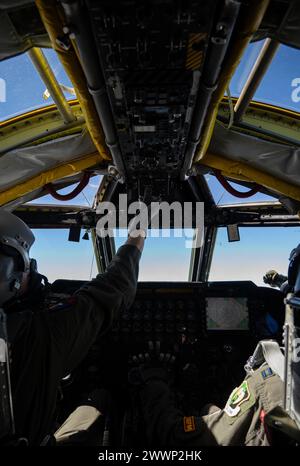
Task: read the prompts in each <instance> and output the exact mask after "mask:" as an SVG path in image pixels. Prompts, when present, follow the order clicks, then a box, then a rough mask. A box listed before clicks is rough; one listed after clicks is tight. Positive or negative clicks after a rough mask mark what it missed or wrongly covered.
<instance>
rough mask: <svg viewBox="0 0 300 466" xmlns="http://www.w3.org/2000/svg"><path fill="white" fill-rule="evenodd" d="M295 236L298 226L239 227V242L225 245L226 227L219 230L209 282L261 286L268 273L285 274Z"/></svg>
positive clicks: (294, 244)
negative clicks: (270, 271)
mask: <svg viewBox="0 0 300 466" xmlns="http://www.w3.org/2000/svg"><path fill="white" fill-rule="evenodd" d="M299 234H300V228H299V227H289V228H288V227H251V228H249V227H245V228H240V241H237V242H232V243H229V242H228V237H227V230H226V228H219V229H218V233H217V238H216V243H215V249H214V253H213V258H212V264H211V269H210V274H209V280H210V281H238V280H251V281H253V282H254V283H255V284H256V285H260V286H261V285H264V282H263V276H264V275H265V273H266V272H267V271H268V270H271V269H273V270H276V271H277V272H279V273H280V274H283V275H286V274H287V269H288V258H289V255H290V252H291V250H292V249H293V248H295V247H296V246H297V245H298V243H299V238H300V235H299Z"/></svg>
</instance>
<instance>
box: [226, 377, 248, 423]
mask: <svg viewBox="0 0 300 466" xmlns="http://www.w3.org/2000/svg"><path fill="white" fill-rule="evenodd" d="M249 399H250V390H249V387H248V382H247V381H246V380H245V381H244V382H243V383H242V385H240V386H239V387H238V388H236V389H235V390H233V392H232V393H231V395H230V397H229V400H228V401H227V403H226V406H225V408H224V411H225V413H226V414H228V416H230V417H235V416H237V415H238V414H239V412H240V411H241V405H242V404H243V403H245V402H246V401H248V400H249Z"/></svg>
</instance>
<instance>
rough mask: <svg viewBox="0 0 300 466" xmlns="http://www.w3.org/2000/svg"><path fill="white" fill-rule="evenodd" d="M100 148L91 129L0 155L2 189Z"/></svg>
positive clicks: (0, 182) (0, 190)
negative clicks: (92, 138)
mask: <svg viewBox="0 0 300 466" xmlns="http://www.w3.org/2000/svg"><path fill="white" fill-rule="evenodd" d="M95 152H96V148H95V146H94V144H93V142H92V140H91V138H90V136H89V134H88V133H87V132H82V133H81V134H79V135H78V134H76V135H72V136H67V137H64V138H61V139H55V140H52V141H49V142H46V143H44V144H39V145H37V146H31V147H23V148H20V149H15V150H13V151H10V152H8V153H6V154H4V155H2V156H1V157H0V171H1V172H2V173H5V177H4V176H3V177H1V179H0V192H3V191H5V190H7V189H9V188H10V187H12V186H14V187H15V186H16V185H18V184H20V183H23V182H24V181H26V180H28V179H31V178H33V177H35V176H37V175H39V174H41V173H43V172H45V171H47V170H50V169H53V168H55V167H57V166H58V165H61V164H63V163H64V162H69V161H72V160H73V159H77V158H79V157H81V156H85V155H87V154H92V153H95Z"/></svg>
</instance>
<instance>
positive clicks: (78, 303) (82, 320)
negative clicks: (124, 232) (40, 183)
mask: <svg viewBox="0 0 300 466" xmlns="http://www.w3.org/2000/svg"><path fill="white" fill-rule="evenodd" d="M143 244H144V238H142V237H137V238H129V239H128V240H127V242H126V244H125V245H123V246H121V247H120V248H119V250H118V252H117V253H116V255H115V256H114V258H113V259H112V261H111V263H110V264H109V266H108V267H107V270H106V272H105V273H103V274H99V275H98V276H97V277H96V278H95V279H94V280H92V281H91V282H89V283H87V284H86V285H84V286H83V287H82V288H81V289H80V290H79V291H78V292H77V293H75V294H74V295H73V296H72V298H71V299H70V300H69V301H68V302H67V303H65V304H63V305H62V306H58V309H55V310H53V311H50V312H47V313H45V314H44V316H43V318H44V320H45V322H44V323H45V326H46V327H47V328H48V329H49V331H50V338H51V340H52V341H51V347H52V351H53V352H54V353H56V359H57V360H58V361H59V364H61V374H62V376H63V375H65V374H67V373H69V372H70V371H72V370H73V369H74V368H75V367H76V366H77V365H78V364H79V362H80V361H81V360H82V359H83V358H84V356H85V355H86V354H87V352H88V350H89V348H90V346H91V345H92V343H93V342H94V340H95V338H96V337H97V335H99V332H101V333H102V332H104V331H105V330H107V329H108V328H109V327H110V325H111V323H112V321H113V318H114V316H115V315H116V314H117V312H118V311H119V309H120V307H121V306H123V305H124V306H126V307H129V306H131V304H132V302H133V300H134V297H135V293H136V287H137V280H138V271H139V261H140V257H141V251H142V249H143ZM79 266H80V264H79Z"/></svg>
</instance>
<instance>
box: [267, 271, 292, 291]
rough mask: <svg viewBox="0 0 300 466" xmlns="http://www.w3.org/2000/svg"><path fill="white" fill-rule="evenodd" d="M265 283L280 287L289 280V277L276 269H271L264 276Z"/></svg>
mask: <svg viewBox="0 0 300 466" xmlns="http://www.w3.org/2000/svg"><path fill="white" fill-rule="evenodd" d="M263 280H264V283H266V284H267V285H270V286H272V287H273V288H276V287H278V288H280V287H281V285H282V284H283V283H284V282H285V281H286V280H287V277H286V276H284V275H280V274H279V273H278V272H276V270H269V271H268V272H267V273H266V274H265V276H264V277H263Z"/></svg>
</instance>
